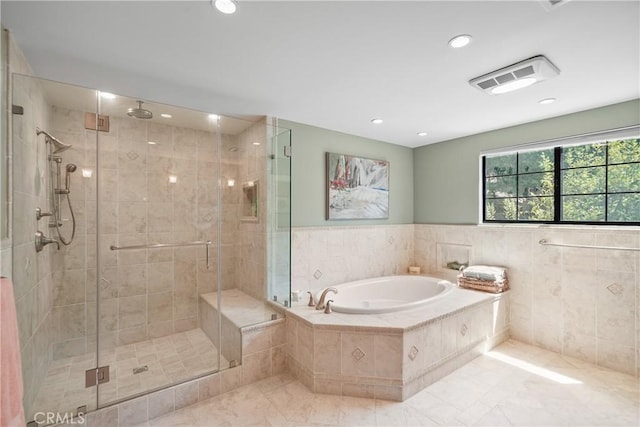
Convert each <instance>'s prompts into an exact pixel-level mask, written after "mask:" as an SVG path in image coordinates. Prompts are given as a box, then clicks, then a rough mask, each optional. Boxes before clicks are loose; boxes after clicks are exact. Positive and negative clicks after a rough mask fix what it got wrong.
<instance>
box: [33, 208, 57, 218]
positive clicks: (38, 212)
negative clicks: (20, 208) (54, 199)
mask: <svg viewBox="0 0 640 427" xmlns="http://www.w3.org/2000/svg"><path fill="white" fill-rule="evenodd" d="M45 216H53V212H42V209H40V208H36V220H37V221H40V220H41V219H42V218H43V217H45Z"/></svg>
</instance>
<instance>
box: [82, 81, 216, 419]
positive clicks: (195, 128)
mask: <svg viewBox="0 0 640 427" xmlns="http://www.w3.org/2000/svg"><path fill="white" fill-rule="evenodd" d="M95 119H96V120H95V121H96V123H97V126H98V127H99V128H100V129H99V130H98V135H97V141H96V145H97V153H96V155H97V157H96V163H95V166H96V171H95V172H96V175H97V180H96V182H97V184H98V185H97V188H95V197H96V200H97V223H98V240H97V248H98V257H97V268H98V271H99V274H98V278H97V280H98V295H99V300H100V304H99V307H98V312H99V314H98V319H99V321H98V323H99V333H98V342H97V344H98V349H99V356H98V366H99V367H102V366H105V367H108V370H109V372H108V376H109V381H108V382H105V383H102V384H99V385H98V405H99V406H101V407H102V406H105V405H107V404H110V403H113V402H117V401H121V400H123V399H128V398H131V397H132V396H136V395H140V394H144V393H147V392H149V391H152V390H157V389H160V388H164V387H166V386H169V385H173V384H177V383H181V382H184V381H187V380H190V379H193V378H197V377H199V376H203V375H205V374H208V373H212V372H215V371H218V370H219V369H220V355H221V352H220V347H221V345H220V340H219V328H218V327H217V326H216V324H219V321H218V322H216V320H217V319H219V316H220V310H219V309H218V307H217V304H218V303H219V302H216V303H215V304H214V305H212V304H211V301H212V298H211V295H215V293H216V292H217V291H218V286H219V284H220V280H218V274H219V272H218V269H217V262H216V257H217V255H218V251H217V246H218V240H219V227H220V221H219V218H218V212H219V199H220V189H219V185H218V180H219V175H220V158H219V152H220V144H221V137H220V133H219V129H218V124H219V117H217V116H215V115H209V114H206V113H203V112H199V111H193V110H187V109H184V108H176V107H172V106H169V105H164V104H159V103H154V102H141V101H140V100H138V99H135V98H128V97H123V96H114V95H110V94H104V93H101V94H100V109H99V114H98V116H97V117H95ZM94 209H95V207H94ZM105 370H106V368H105ZM105 375H106V373H105Z"/></svg>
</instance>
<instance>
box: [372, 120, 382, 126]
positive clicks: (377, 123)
mask: <svg viewBox="0 0 640 427" xmlns="http://www.w3.org/2000/svg"><path fill="white" fill-rule="evenodd" d="M382 122H383V120H382V119H371V123H373V124H374V125H379V124H380V123H382Z"/></svg>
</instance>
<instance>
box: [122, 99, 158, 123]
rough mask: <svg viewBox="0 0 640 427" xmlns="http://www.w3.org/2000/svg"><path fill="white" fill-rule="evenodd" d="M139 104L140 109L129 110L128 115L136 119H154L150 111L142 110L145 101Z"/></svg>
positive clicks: (132, 108)
mask: <svg viewBox="0 0 640 427" xmlns="http://www.w3.org/2000/svg"><path fill="white" fill-rule="evenodd" d="M136 102H137V103H138V107H137V108H136V107H131V108H129V109H128V110H127V115H128V116H129V117H135V118H136V119H150V118H152V117H153V113H152V112H151V111H149V110H145V109H144V108H142V104H143V103H144V101H136Z"/></svg>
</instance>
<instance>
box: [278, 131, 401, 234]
mask: <svg viewBox="0 0 640 427" xmlns="http://www.w3.org/2000/svg"><path fill="white" fill-rule="evenodd" d="M279 123H280V125H281V126H282V127H285V128H288V129H291V138H292V148H293V162H292V171H291V173H292V176H291V182H292V197H291V203H292V212H293V217H292V221H291V225H292V226H293V227H318V226H322V227H335V226H352V225H378V224H411V223H413V149H411V148H408V147H401V146H399V145H393V144H389V143H386V142H381V141H376V140H373V139H367V138H362V137H359V136H355V135H348V134H345V133H340V132H335V131H332V130H328V129H322V128H318V127H314V126H309V125H304V124H301V123H296V122H290V121H286V120H280V122H279ZM326 152H333V153H342V154H350V155H358V156H363V157H368V158H372V159H377V160H388V161H389V162H390V166H389V172H390V177H389V219H384V220H341V221H327V220H326V219H325V212H326V203H327V202H326V198H327V196H326V182H325V180H326V165H325V153H326Z"/></svg>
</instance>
